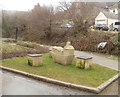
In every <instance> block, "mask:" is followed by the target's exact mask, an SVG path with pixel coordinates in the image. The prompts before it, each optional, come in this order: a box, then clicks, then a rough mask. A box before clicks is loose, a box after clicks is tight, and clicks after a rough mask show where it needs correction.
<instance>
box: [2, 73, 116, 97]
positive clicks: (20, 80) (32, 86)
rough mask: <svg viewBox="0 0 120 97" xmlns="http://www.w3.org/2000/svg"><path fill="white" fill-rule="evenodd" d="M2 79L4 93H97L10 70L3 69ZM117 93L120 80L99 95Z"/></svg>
mask: <svg viewBox="0 0 120 97" xmlns="http://www.w3.org/2000/svg"><path fill="white" fill-rule="evenodd" d="M0 75H1V71H0ZM0 79H2V80H1V81H2V95H96V94H94V93H90V92H86V91H82V90H77V89H72V88H67V87H63V86H59V85H54V84H50V83H46V82H42V81H37V80H34V79H32V78H28V77H25V76H22V75H19V74H15V73H11V72H8V71H2V76H0ZM117 94H118V81H115V82H113V83H112V84H111V85H110V86H109V87H107V88H106V89H105V90H104V91H102V92H101V93H100V94H99V95H117Z"/></svg>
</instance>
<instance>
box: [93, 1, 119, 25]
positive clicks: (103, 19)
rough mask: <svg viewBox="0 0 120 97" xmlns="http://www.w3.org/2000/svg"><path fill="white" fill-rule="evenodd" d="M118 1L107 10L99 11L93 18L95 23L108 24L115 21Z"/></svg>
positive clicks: (116, 19)
mask: <svg viewBox="0 0 120 97" xmlns="http://www.w3.org/2000/svg"><path fill="white" fill-rule="evenodd" d="M119 10H120V9H119V8H118V3H116V4H114V5H113V6H111V7H109V11H101V12H100V13H99V14H98V15H97V17H96V18H95V24H107V25H108V26H110V25H111V24H112V23H115V22H117V21H118V20H120V19H118V13H119Z"/></svg>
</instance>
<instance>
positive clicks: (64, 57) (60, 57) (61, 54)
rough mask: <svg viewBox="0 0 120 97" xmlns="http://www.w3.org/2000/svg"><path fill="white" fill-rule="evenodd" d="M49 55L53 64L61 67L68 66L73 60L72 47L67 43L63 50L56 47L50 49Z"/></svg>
mask: <svg viewBox="0 0 120 97" xmlns="http://www.w3.org/2000/svg"><path fill="white" fill-rule="evenodd" d="M50 55H51V57H52V58H53V60H54V62H56V63H59V64H62V65H70V64H71V63H72V60H73V58H74V47H73V46H72V45H71V43H70V42H69V41H68V42H67V43H66V46H65V47H64V48H62V47H57V46H54V47H52V50H51V51H50Z"/></svg>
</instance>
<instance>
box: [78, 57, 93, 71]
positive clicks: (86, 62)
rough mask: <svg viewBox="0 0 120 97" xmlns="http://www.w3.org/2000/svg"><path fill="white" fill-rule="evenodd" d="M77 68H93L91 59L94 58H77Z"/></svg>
mask: <svg viewBox="0 0 120 97" xmlns="http://www.w3.org/2000/svg"><path fill="white" fill-rule="evenodd" d="M76 58H77V61H76V67H78V68H81V69H84V68H85V69H88V68H90V67H91V59H92V57H89V56H78V57H76Z"/></svg>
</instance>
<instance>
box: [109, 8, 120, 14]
mask: <svg viewBox="0 0 120 97" xmlns="http://www.w3.org/2000/svg"><path fill="white" fill-rule="evenodd" d="M113 10H115V12H113ZM109 11H110V12H111V13H115V14H118V9H117V8H116V9H110V10H109Z"/></svg>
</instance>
